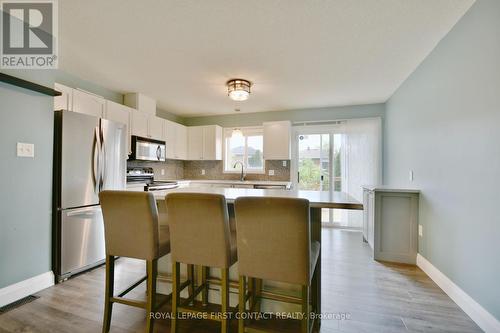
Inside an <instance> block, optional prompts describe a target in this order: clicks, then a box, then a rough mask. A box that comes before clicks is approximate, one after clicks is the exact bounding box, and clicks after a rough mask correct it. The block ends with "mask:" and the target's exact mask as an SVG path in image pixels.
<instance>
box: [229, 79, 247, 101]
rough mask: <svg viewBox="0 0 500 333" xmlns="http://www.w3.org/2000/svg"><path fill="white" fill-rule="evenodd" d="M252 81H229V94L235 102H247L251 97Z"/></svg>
mask: <svg viewBox="0 0 500 333" xmlns="http://www.w3.org/2000/svg"><path fill="white" fill-rule="evenodd" d="M251 85H252V84H251V83H250V81H247V80H242V79H233V80H229V81H227V94H228V96H229V98H231V99H232V100H233V101H238V102H241V101H246V100H247V99H248V96H250V86H251Z"/></svg>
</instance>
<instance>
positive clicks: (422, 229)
mask: <svg viewBox="0 0 500 333" xmlns="http://www.w3.org/2000/svg"><path fill="white" fill-rule="evenodd" d="M418 235H419V236H420V237H423V236H424V227H423V226H422V225H421V224H419V225H418Z"/></svg>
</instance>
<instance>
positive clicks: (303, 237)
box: [234, 197, 320, 333]
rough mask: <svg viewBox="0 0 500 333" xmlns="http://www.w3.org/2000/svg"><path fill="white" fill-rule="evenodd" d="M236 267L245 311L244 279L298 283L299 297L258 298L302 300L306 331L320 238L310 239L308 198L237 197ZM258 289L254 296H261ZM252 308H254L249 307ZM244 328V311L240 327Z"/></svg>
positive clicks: (241, 306) (309, 326)
mask: <svg viewBox="0 0 500 333" xmlns="http://www.w3.org/2000/svg"><path fill="white" fill-rule="evenodd" d="M234 206H235V216H236V235H237V246H238V271H239V299H240V301H239V312H240V314H242V313H244V312H245V311H246V309H245V304H246V302H245V300H246V298H247V295H246V280H245V278H247V279H250V280H254V279H259V280H260V279H262V280H272V281H278V282H284V283H290V284H296V285H301V286H302V297H301V298H300V299H297V298H292V297H288V296H284V295H279V296H278V295H275V296H273V295H272V294H271V293H263V294H267V295H265V296H264V295H263V296H262V298H270V299H274V300H279V301H285V300H286V301H289V302H291V303H300V304H301V305H302V313H303V314H305V315H303V316H302V318H301V327H302V328H301V332H302V333H309V332H310V331H311V329H312V326H313V323H312V321H311V320H310V313H311V309H310V288H311V280H312V278H313V275H314V271H315V267H316V263H317V261H318V256H319V251H320V244H319V243H318V242H312V243H311V235H310V234H311V231H310V219H309V201H308V200H304V199H295V198H258V197H241V198H238V199H236V201H235V204H234ZM259 293H260V292H259V291H258V290H256V291H255V294H256V295H255V294H254V295H253V296H259ZM251 310H252V311H253V309H251ZM244 331H245V321H244V319H243V316H241V315H240V317H239V318H238V332H239V333H243V332H244Z"/></svg>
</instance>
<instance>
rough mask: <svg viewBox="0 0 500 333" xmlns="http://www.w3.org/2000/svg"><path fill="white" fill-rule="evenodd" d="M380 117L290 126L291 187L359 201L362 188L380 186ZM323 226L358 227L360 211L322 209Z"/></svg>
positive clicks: (361, 197)
mask: <svg viewBox="0 0 500 333" xmlns="http://www.w3.org/2000/svg"><path fill="white" fill-rule="evenodd" d="M381 130H382V122H381V119H380V118H363V119H349V120H343V121H332V122H328V123H323V124H317V123H309V124H304V125H302V126H300V125H295V126H293V140H292V149H293V158H292V170H291V171H292V178H294V179H293V180H294V186H295V188H297V189H301V190H310V191H329V192H332V191H341V192H345V193H347V194H349V195H350V196H352V197H353V198H354V199H356V200H358V201H363V191H362V186H363V185H370V184H381V180H382V175H381V170H382V168H381V156H382V149H381V147H382V145H381ZM323 222H324V223H325V225H327V226H339V227H344V228H354V229H358V228H361V226H362V223H363V218H362V212H361V211H346V210H330V209H324V210H323Z"/></svg>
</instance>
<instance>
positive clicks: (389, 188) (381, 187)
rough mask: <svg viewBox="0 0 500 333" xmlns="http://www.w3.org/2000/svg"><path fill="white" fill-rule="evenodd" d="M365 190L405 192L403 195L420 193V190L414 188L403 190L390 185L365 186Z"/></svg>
mask: <svg viewBox="0 0 500 333" xmlns="http://www.w3.org/2000/svg"><path fill="white" fill-rule="evenodd" d="M363 189H365V190H368V191H375V192H403V193H420V190H418V189H414V188H401V187H394V186H388V185H363Z"/></svg>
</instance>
